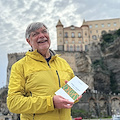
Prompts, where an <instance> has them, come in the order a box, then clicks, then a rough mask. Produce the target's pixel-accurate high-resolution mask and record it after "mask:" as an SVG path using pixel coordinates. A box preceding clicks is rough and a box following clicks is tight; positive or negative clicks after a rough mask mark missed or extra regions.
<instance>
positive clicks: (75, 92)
mask: <svg viewBox="0 0 120 120" xmlns="http://www.w3.org/2000/svg"><path fill="white" fill-rule="evenodd" d="M87 88H88V85H87V84H86V83H84V82H83V81H82V80H81V79H79V78H78V77H77V76H75V77H73V78H72V79H71V80H70V81H69V82H68V83H67V84H65V85H64V86H63V87H62V88H60V89H59V90H58V91H56V92H55V94H56V95H61V96H62V97H64V98H66V99H68V100H69V101H72V102H74V101H75V100H76V99H77V98H78V97H79V96H80V95H82V94H83V93H84V91H85V90H86V89H87Z"/></svg>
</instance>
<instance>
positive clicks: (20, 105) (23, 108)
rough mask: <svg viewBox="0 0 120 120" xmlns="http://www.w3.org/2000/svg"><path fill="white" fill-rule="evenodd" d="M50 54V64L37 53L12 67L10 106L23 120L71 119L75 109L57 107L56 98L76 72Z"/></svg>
mask: <svg viewBox="0 0 120 120" xmlns="http://www.w3.org/2000/svg"><path fill="white" fill-rule="evenodd" d="M50 52H51V54H52V57H51V60H50V61H49V63H47V61H46V60H45V59H44V57H43V56H42V55H40V54H39V53H38V52H37V50H35V51H33V52H27V53H26V56H25V57H24V58H22V59H21V60H19V61H17V62H16V63H15V64H14V65H13V66H12V69H11V75H10V82H9V87H8V89H9V90H8V97H7V106H8V108H9V110H10V111H11V112H12V113H18V114H21V120H71V116H70V115H71V109H56V108H54V105H53V96H54V95H55V92H56V91H57V90H58V89H59V88H60V87H62V86H63V85H65V80H68V81H69V80H70V79H71V78H73V77H74V73H73V71H72V69H71V68H70V66H69V64H68V63H67V62H66V61H65V60H64V59H62V58H60V57H59V56H58V55H57V54H56V55H55V54H54V53H53V51H51V50H50Z"/></svg>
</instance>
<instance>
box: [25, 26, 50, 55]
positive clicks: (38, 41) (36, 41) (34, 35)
mask: <svg viewBox="0 0 120 120" xmlns="http://www.w3.org/2000/svg"><path fill="white" fill-rule="evenodd" d="M26 40H27V42H28V43H29V45H30V46H31V47H32V49H33V50H35V49H37V50H38V52H40V53H41V51H44V50H48V49H49V47H50V43H51V42H50V38H49V33H48V30H47V29H46V28H45V27H44V26H43V27H41V28H40V29H37V30H36V31H34V32H31V34H30V37H29V39H26Z"/></svg>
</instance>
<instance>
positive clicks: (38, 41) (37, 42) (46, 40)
mask: <svg viewBox="0 0 120 120" xmlns="http://www.w3.org/2000/svg"><path fill="white" fill-rule="evenodd" d="M45 42H47V40H44V41H43V40H41V41H38V42H37V43H45Z"/></svg>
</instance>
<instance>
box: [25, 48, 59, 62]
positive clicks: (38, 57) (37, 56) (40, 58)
mask: <svg viewBox="0 0 120 120" xmlns="http://www.w3.org/2000/svg"><path fill="white" fill-rule="evenodd" d="M49 52H50V55H51V59H55V58H56V57H57V56H58V55H57V54H56V53H55V51H53V50H51V49H49ZM26 56H29V57H31V58H32V59H35V60H38V61H46V60H45V58H44V57H43V56H42V55H41V54H40V53H38V52H37V49H36V50H34V51H28V52H27V53H26Z"/></svg>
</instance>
